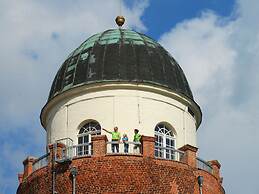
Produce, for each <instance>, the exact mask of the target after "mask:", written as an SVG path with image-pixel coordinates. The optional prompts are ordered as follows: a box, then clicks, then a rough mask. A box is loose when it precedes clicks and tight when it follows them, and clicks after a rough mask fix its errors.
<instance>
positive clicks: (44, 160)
mask: <svg viewBox="0 0 259 194" xmlns="http://www.w3.org/2000/svg"><path fill="white" fill-rule="evenodd" d="M48 156H49V153H47V154H45V155H43V156H41V157H39V158H38V159H36V160H35V162H34V163H33V165H32V170H33V171H35V170H38V169H40V168H42V167H44V166H47V165H48Z"/></svg>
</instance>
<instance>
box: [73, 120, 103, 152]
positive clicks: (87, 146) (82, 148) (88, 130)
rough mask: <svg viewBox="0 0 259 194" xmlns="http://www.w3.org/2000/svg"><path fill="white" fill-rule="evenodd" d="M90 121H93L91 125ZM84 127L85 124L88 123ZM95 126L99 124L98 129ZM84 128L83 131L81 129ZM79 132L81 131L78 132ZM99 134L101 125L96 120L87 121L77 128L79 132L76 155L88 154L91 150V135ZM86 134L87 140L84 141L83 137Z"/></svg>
mask: <svg viewBox="0 0 259 194" xmlns="http://www.w3.org/2000/svg"><path fill="white" fill-rule="evenodd" d="M91 123H94V125H93V126H91ZM89 124H90V126H88V127H86V125H89ZM96 126H99V127H98V128H99V130H98V129H96ZM82 129H84V131H83V132H81V130H82ZM80 132H81V133H80ZM100 134H101V125H100V123H99V122H97V121H89V122H87V123H85V124H84V125H83V126H82V127H81V128H80V130H79V134H78V135H77V143H78V146H77V155H90V153H91V152H92V150H91V149H92V148H91V136H94V135H100ZM86 136H88V142H84V139H85V137H86ZM79 138H82V143H79Z"/></svg>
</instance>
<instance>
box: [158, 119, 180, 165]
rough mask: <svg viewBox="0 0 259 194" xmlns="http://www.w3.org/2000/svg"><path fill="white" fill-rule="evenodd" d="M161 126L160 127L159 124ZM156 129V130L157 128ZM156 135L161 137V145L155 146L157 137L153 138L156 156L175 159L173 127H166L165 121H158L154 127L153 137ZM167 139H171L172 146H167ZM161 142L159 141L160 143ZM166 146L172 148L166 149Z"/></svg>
mask: <svg viewBox="0 0 259 194" xmlns="http://www.w3.org/2000/svg"><path fill="white" fill-rule="evenodd" d="M161 125H162V126H163V127H160V126H161ZM157 129H158V130H157ZM156 136H158V138H159V137H162V145H161V146H160V147H158V146H156V144H157V142H158V141H156V140H157V139H155V156H156V157H158V158H165V159H170V160H175V159H176V156H175V151H173V150H175V149H176V137H175V134H174V132H173V129H172V128H171V127H168V125H167V124H166V123H159V124H157V125H156V127H155V137H156ZM167 139H168V140H169V141H173V142H174V143H173V144H174V146H168V145H167V144H166V143H167V142H166V141H167ZM160 143H161V142H159V144H160ZM166 148H172V149H166Z"/></svg>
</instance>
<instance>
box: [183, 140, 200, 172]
mask: <svg viewBox="0 0 259 194" xmlns="http://www.w3.org/2000/svg"><path fill="white" fill-rule="evenodd" d="M179 150H180V151H183V152H184V156H183V158H182V161H183V162H184V163H186V164H188V165H189V166H191V167H194V168H196V153H197V151H198V148H196V147H194V146H191V145H189V144H186V145H184V146H183V147H181V148H179Z"/></svg>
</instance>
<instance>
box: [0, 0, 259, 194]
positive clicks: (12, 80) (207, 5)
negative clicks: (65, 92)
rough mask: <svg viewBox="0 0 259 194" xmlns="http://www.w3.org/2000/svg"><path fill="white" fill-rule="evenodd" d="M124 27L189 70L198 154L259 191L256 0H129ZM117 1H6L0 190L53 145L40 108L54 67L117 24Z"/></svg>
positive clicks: (0, 30) (0, 12)
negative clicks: (198, 117)
mask: <svg viewBox="0 0 259 194" xmlns="http://www.w3.org/2000/svg"><path fill="white" fill-rule="evenodd" d="M121 7H122V8H121V12H122V13H123V15H124V16H125V17H126V24H125V28H130V29H134V30H136V31H139V32H142V33H145V34H147V35H148V36H151V37H152V38H154V39H155V40H157V41H158V42H159V43H160V44H161V45H162V46H163V47H164V48H166V49H167V50H168V51H169V52H170V53H171V54H172V56H174V58H175V59H176V60H177V61H178V63H179V64H180V66H181V67H182V69H183V70H184V72H185V75H186V77H187V79H188V82H189V85H190V87H191V89H192V92H193V95H194V98H195V101H196V102H197V103H198V104H199V105H200V107H201V109H202V112H203V121H202V124H201V126H200V128H199V129H198V132H197V133H198V147H199V156H200V157H201V158H203V159H205V160H212V159H217V160H219V161H220V163H221V164H222V167H221V175H222V176H223V185H224V188H225V190H226V193H227V194H244V193H246V194H258V193H259V184H258V183H257V182H258V181H257V180H258V174H259V168H258V165H259V149H258V148H259V141H258V140H259V132H258V131H259V130H258V126H257V124H256V123H257V122H258V120H259V108H258V107H259V102H258V99H259V76H258V75H257V73H258V72H259V65H258V64H257V63H258V61H259V23H258V10H259V1H258V0H227V1H226V0H199V1H197V0H159V1H158V0H124V1H123V2H122V3H121ZM119 13H120V2H119V0H109V1H107V0H95V1H90V0H73V1H71V0H55V1H53V0H44V1H40V0H19V1H17V0H0V59H1V61H0V67H1V71H0V83H1V84H0V91H1V95H0V106H1V109H0V132H1V136H0V142H1V145H0V148H1V154H0V194H12V193H16V189H17V187H18V179H17V173H18V172H21V171H22V170H23V165H22V161H23V160H24V159H25V158H26V156H28V155H33V156H38V157H39V156H41V155H43V154H44V153H45V143H46V142H45V140H46V133H45V131H44V129H43V128H42V127H41V125H40V121H39V114H40V110H41V108H42V107H43V106H44V104H45V103H46V100H47V97H48V93H49V90H50V86H51V83H52V80H53V79H54V76H55V74H56V72H57V70H58V68H59V67H60V65H61V64H62V62H63V61H64V59H65V58H66V57H67V55H68V54H69V53H70V52H71V51H73V50H74V49H75V48H76V47H77V46H79V45H80V44H81V43H82V42H83V41H84V40H86V39H87V38H88V37H89V36H90V35H93V34H95V33H98V32H101V31H104V30H106V29H110V28H116V25H115V23H114V18H115V17H116V16H117V15H118V14H119Z"/></svg>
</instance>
